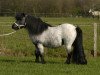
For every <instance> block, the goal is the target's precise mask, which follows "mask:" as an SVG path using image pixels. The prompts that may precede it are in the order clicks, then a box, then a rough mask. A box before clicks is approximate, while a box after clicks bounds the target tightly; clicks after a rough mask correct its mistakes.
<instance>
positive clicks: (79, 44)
mask: <svg viewBox="0 0 100 75" xmlns="http://www.w3.org/2000/svg"><path fill="white" fill-rule="evenodd" d="M76 33H77V36H76V39H75V41H74V43H73V57H72V60H73V62H74V63H76V64H87V60H86V58H85V54H84V48H83V36H82V35H83V34H82V30H81V29H80V28H79V27H76Z"/></svg>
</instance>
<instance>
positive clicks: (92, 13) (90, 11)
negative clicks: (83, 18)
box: [89, 9, 100, 19]
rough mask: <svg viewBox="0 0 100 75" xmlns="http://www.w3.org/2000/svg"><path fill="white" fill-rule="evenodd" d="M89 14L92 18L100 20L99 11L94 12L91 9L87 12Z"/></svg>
mask: <svg viewBox="0 0 100 75" xmlns="http://www.w3.org/2000/svg"><path fill="white" fill-rule="evenodd" d="M89 13H90V14H91V15H92V16H93V18H94V17H98V19H99V18H100V11H94V10H93V9H90V10H89Z"/></svg>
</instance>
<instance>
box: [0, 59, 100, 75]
mask: <svg viewBox="0 0 100 75" xmlns="http://www.w3.org/2000/svg"><path fill="white" fill-rule="evenodd" d="M45 59H46V60H47V63H46V64H40V63H35V62H34V57H21V58H20V57H0V75H95V74H96V75H100V58H99V57H98V58H95V59H94V58H89V59H88V64H87V65H75V64H70V65H68V64H64V61H65V58H54V57H52V58H51V57H46V58H45Z"/></svg>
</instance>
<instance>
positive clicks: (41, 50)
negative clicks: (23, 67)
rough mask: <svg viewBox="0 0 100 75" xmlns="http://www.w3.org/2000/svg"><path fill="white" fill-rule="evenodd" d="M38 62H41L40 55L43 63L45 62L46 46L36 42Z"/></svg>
mask: <svg viewBox="0 0 100 75" xmlns="http://www.w3.org/2000/svg"><path fill="white" fill-rule="evenodd" d="M35 55H36V62H39V57H40V58H41V63H42V64H44V63H45V61H44V47H43V45H42V44H40V43H38V44H36V52H35Z"/></svg>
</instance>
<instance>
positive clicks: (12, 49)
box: [0, 17, 100, 75]
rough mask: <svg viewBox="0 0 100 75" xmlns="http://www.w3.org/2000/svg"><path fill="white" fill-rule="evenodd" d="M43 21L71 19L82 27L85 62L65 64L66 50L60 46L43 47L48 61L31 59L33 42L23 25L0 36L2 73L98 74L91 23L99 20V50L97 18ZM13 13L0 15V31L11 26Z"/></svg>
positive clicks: (98, 60)
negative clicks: (6, 34)
mask: <svg viewBox="0 0 100 75" xmlns="http://www.w3.org/2000/svg"><path fill="white" fill-rule="evenodd" d="M42 19H43V21H45V22H47V23H50V24H52V25H54V26H55V25H58V24H61V23H66V22H67V23H71V24H75V25H78V26H80V27H81V29H82V30H83V37H84V38H83V39H84V40H83V42H84V49H85V53H86V57H87V59H88V65H75V64H71V65H67V64H64V61H65V59H66V58H65V57H66V51H65V50H64V48H63V47H61V48H57V49H47V48H45V59H46V61H47V64H45V65H42V64H36V63H35V62H34V59H35V58H34V50H35V49H34V45H33V44H32V42H31V40H30V39H29V37H28V33H27V31H26V30H25V29H22V30H19V31H17V32H16V33H15V34H12V35H10V36H3V37H0V74H1V75H47V74H48V75H66V74H67V75H73V74H74V75H86V74H87V75H94V74H97V75H99V74H100V72H99V70H100V68H99V67H100V58H99V57H97V58H95V59H94V58H93V57H92V55H90V51H91V50H93V43H94V42H93V36H94V35H93V23H94V22H96V23H98V51H99V50H100V26H99V25H100V20H97V19H92V18H43V17H42ZM13 22H14V18H12V17H0V34H4V33H9V32H12V31H14V30H12V29H11V25H12V23H13Z"/></svg>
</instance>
